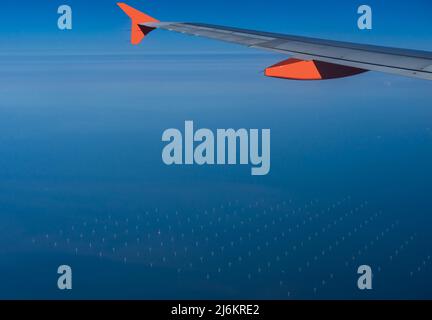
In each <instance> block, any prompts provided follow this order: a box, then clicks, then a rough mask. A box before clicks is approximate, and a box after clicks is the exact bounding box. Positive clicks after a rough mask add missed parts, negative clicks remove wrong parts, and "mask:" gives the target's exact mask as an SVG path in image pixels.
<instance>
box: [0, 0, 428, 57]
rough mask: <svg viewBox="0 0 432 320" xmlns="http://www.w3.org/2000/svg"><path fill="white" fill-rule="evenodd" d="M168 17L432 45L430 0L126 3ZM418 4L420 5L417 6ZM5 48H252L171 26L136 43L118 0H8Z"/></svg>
mask: <svg viewBox="0 0 432 320" xmlns="http://www.w3.org/2000/svg"><path fill="white" fill-rule="evenodd" d="M126 2H127V3H129V4H130V5H132V6H134V7H136V8H139V9H141V10H142V11H145V12H147V13H149V14H150V15H153V16H154V17H156V18H158V19H160V20H165V21H190V22H207V23H215V24H223V25H229V26H238V27H244V28H251V29H258V30H265V31H274V32H283V33H288V34H299V35H307V36H314V37H323V38H330V39H337V40H348V41H358V42H364V43H376V44H383V45H390V46H399V47H412V48H417V49H425V50H432V44H431V42H430V41H428V40H429V39H430V37H429V36H430V33H431V25H430V12H431V9H432V4H431V3H430V1H427V0H416V1H411V2H409V4H408V3H407V2H406V1H391V2H388V1H377V0H368V1H335V0H329V1H315V0H313V1H306V2H303V1H282V0H274V1H227V0H218V1H211V0H209V1H198V0H185V1H171V0H147V1H138V0H130V1H126ZM364 3H367V4H369V5H371V6H372V8H373V10H374V11H373V12H374V29H373V31H364V32H360V31H359V30H358V29H357V24H356V19H357V13H356V11H357V8H358V6H359V5H361V4H364ZM61 4H68V5H70V6H71V7H72V9H73V13H74V29H73V31H70V32H62V31H59V30H58V29H57V17H58V16H57V8H58V6H59V5H61ZM414 4H415V5H414ZM0 21H1V22H0V26H1V28H0V34H1V40H0V49H1V51H2V52H3V53H7V52H17V51H19V52H26V53H31V52H39V53H41V52H51V53H53V52H58V53H104V52H137V51H139V52H167V51H170V52H185V51H193V52H197V51H199V50H201V51H213V50H220V51H226V52H228V51H229V52H233V51H235V52H246V51H247V50H246V49H244V48H240V47H237V46H235V45H229V44H220V43H214V42H212V41H210V40H205V39H194V38H187V37H186V38H185V37H182V36H181V35H172V34H169V33H168V32H159V33H157V34H153V35H152V36H151V38H149V39H147V41H146V43H145V44H144V45H142V46H141V47H140V48H138V49H137V48H132V47H131V46H130V45H129V44H128V39H129V35H128V33H129V31H128V29H129V28H130V26H129V21H128V18H127V17H126V16H125V15H124V14H123V13H122V12H121V11H120V10H119V8H118V7H117V6H116V1H111V0H99V1H82V0H61V1H58V0H56V1H51V0H50V1H47V0H43V1H38V2H37V4H35V2H34V1H30V0H24V1H19V2H17V1H12V0H6V1H2V10H1V11H0Z"/></svg>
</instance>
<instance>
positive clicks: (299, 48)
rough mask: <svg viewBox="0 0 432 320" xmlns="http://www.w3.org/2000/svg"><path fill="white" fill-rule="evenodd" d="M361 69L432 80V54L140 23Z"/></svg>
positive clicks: (232, 30)
mask: <svg viewBox="0 0 432 320" xmlns="http://www.w3.org/2000/svg"><path fill="white" fill-rule="evenodd" d="M140 25H141V26H143V27H151V28H157V29H164V30H169V31H175V32H179V33H184V34H188V35H194V36H200V37H205V38H210V39H214V40H220V41H225V42H231V43H236V44H240V45H244V46H247V47H251V48H257V49H263V50H268V51H273V52H278V53H284V54H287V55H291V56H293V57H294V58H297V59H301V60H317V61H323V62H328V63H333V64H338V65H342V66H348V67H354V68H359V69H365V70H371V71H379V72H385V73H391V74H397V75H402V76H407V77H413V78H421V79H427V80H432V52H427V51H418V50H408V49H399V48H390V47H381V46H374V45H365V44H356V43H350V42H341V41H332V40H324V39H315V38H309V37H301V36H293V35H285V34H277V33H269V32H260V31H254V30H247V29H239V28H231V27H224V26H217V25H210V24H202V23H179V22H157V23H145V24H140Z"/></svg>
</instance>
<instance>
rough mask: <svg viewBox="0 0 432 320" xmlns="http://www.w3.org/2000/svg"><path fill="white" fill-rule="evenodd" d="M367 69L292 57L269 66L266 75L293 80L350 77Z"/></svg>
mask: <svg viewBox="0 0 432 320" xmlns="http://www.w3.org/2000/svg"><path fill="white" fill-rule="evenodd" d="M366 71H367V70H364V69H358V68H353V67H347V66H342V65H339V64H333V63H328V62H323V61H317V60H310V61H306V60H299V59H294V58H291V59H288V60H285V61H282V62H280V63H278V64H275V65H273V66H271V67H269V68H267V69H266V70H265V75H266V76H267V77H273V78H283V79H292V80H325V79H336V78H343V77H349V76H353V75H356V74H360V73H363V72H366Z"/></svg>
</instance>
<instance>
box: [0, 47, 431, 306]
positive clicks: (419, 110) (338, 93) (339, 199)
mask: <svg viewBox="0 0 432 320" xmlns="http://www.w3.org/2000/svg"><path fill="white" fill-rule="evenodd" d="M280 58H281V57H278V56H275V55H271V54H268V55H267V54H263V55H253V54H251V55H240V54H233V55H224V56H222V57H221V56H220V55H218V56H212V55H179V56H176V55H162V56H160V55H159V56H156V55H140V56H133V55H114V56H109V55H107V56H100V55H93V56H86V55H81V56H79V55H75V56H40V57H37V56H25V55H23V56H21V57H20V56H18V57H16V56H15V57H11V56H4V57H2V60H1V62H0V70H1V71H0V231H1V232H0V298H7V299H10V298H26V299H44V298H55V299H61V298H85V299H86V298H121V299H123V298H132V299H147V298H152V299H187V298H209V299H213V298H216V299H247V298H261V299H269V298H273V299H304V298H308V299H309V298H310V299H320V298H347V299H351V298H356V299H357V298H358V299H364V298H432V290H431V286H432V277H431V273H432V260H430V257H431V256H432V248H431V245H430V243H431V240H432V236H431V230H432V227H431V222H432V219H431V208H432V204H431V200H430V199H431V192H430V190H431V188H430V181H431V178H432V170H431V167H430V163H431V160H432V129H431V128H432V124H431V121H432V108H431V103H430V101H432V90H431V89H430V88H431V87H430V83H428V82H426V81H421V80H414V79H408V78H400V77H393V76H387V75H382V74H375V73H370V74H364V75H360V76H358V77H355V78H350V79H345V80H334V81H328V82H319V83H318V82H317V83H311V82H291V81H282V80H277V79H268V78H264V77H263V76H262V74H260V73H259V72H258V71H259V70H263V69H264V68H265V67H266V66H269V65H271V64H273V63H275V62H277V61H278V59H279V60H280ZM209 75H211V76H209ZM185 120H193V121H194V122H195V125H196V126H197V127H202V128H211V129H216V128H236V129H238V128H259V129H265V128H270V129H271V130H272V168H271V172H270V174H269V175H268V176H265V177H252V176H251V175H250V167H248V166H235V167H230V166H225V167H198V166H194V167H166V166H165V165H163V163H162V161H161V151H162V148H163V144H162V142H161V135H162V132H163V131H164V130H166V129H168V128H182V127H183V126H184V121H185ZM62 264H68V265H70V266H71V267H72V268H73V272H74V273H73V276H74V278H73V279H74V289H73V290H72V292H70V293H64V292H59V291H58V290H57V288H56V284H57V273H56V271H57V267H58V266H59V265H62ZM362 264H368V265H370V266H371V267H372V268H373V270H374V275H375V277H374V290H373V291H370V292H360V291H359V290H358V289H357V287H356V284H357V274H356V271H357V267H358V266H360V265H362Z"/></svg>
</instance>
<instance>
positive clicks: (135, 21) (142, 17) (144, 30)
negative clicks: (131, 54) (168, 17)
mask: <svg viewBox="0 0 432 320" xmlns="http://www.w3.org/2000/svg"><path fill="white" fill-rule="evenodd" d="M117 5H118V6H119V7H120V8H121V9H122V10H123V11H124V12H125V13H126V14H127V15H128V16H129V18H131V20H132V33H131V43H132V44H139V43H140V42H141V41H142V40H143V39H144V37H145V36H146V35H147V34H148V33H150V32H151V31H153V30H154V29H155V28H151V27H146V26H141V25H140V24H141V23H149V22H159V20H156V19H155V18H153V17H150V16H149V15H147V14H145V13H143V12H141V11H138V10H137V9H134V8H132V7H131V6H129V5H127V4H126V3H123V2H119V3H117Z"/></svg>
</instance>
